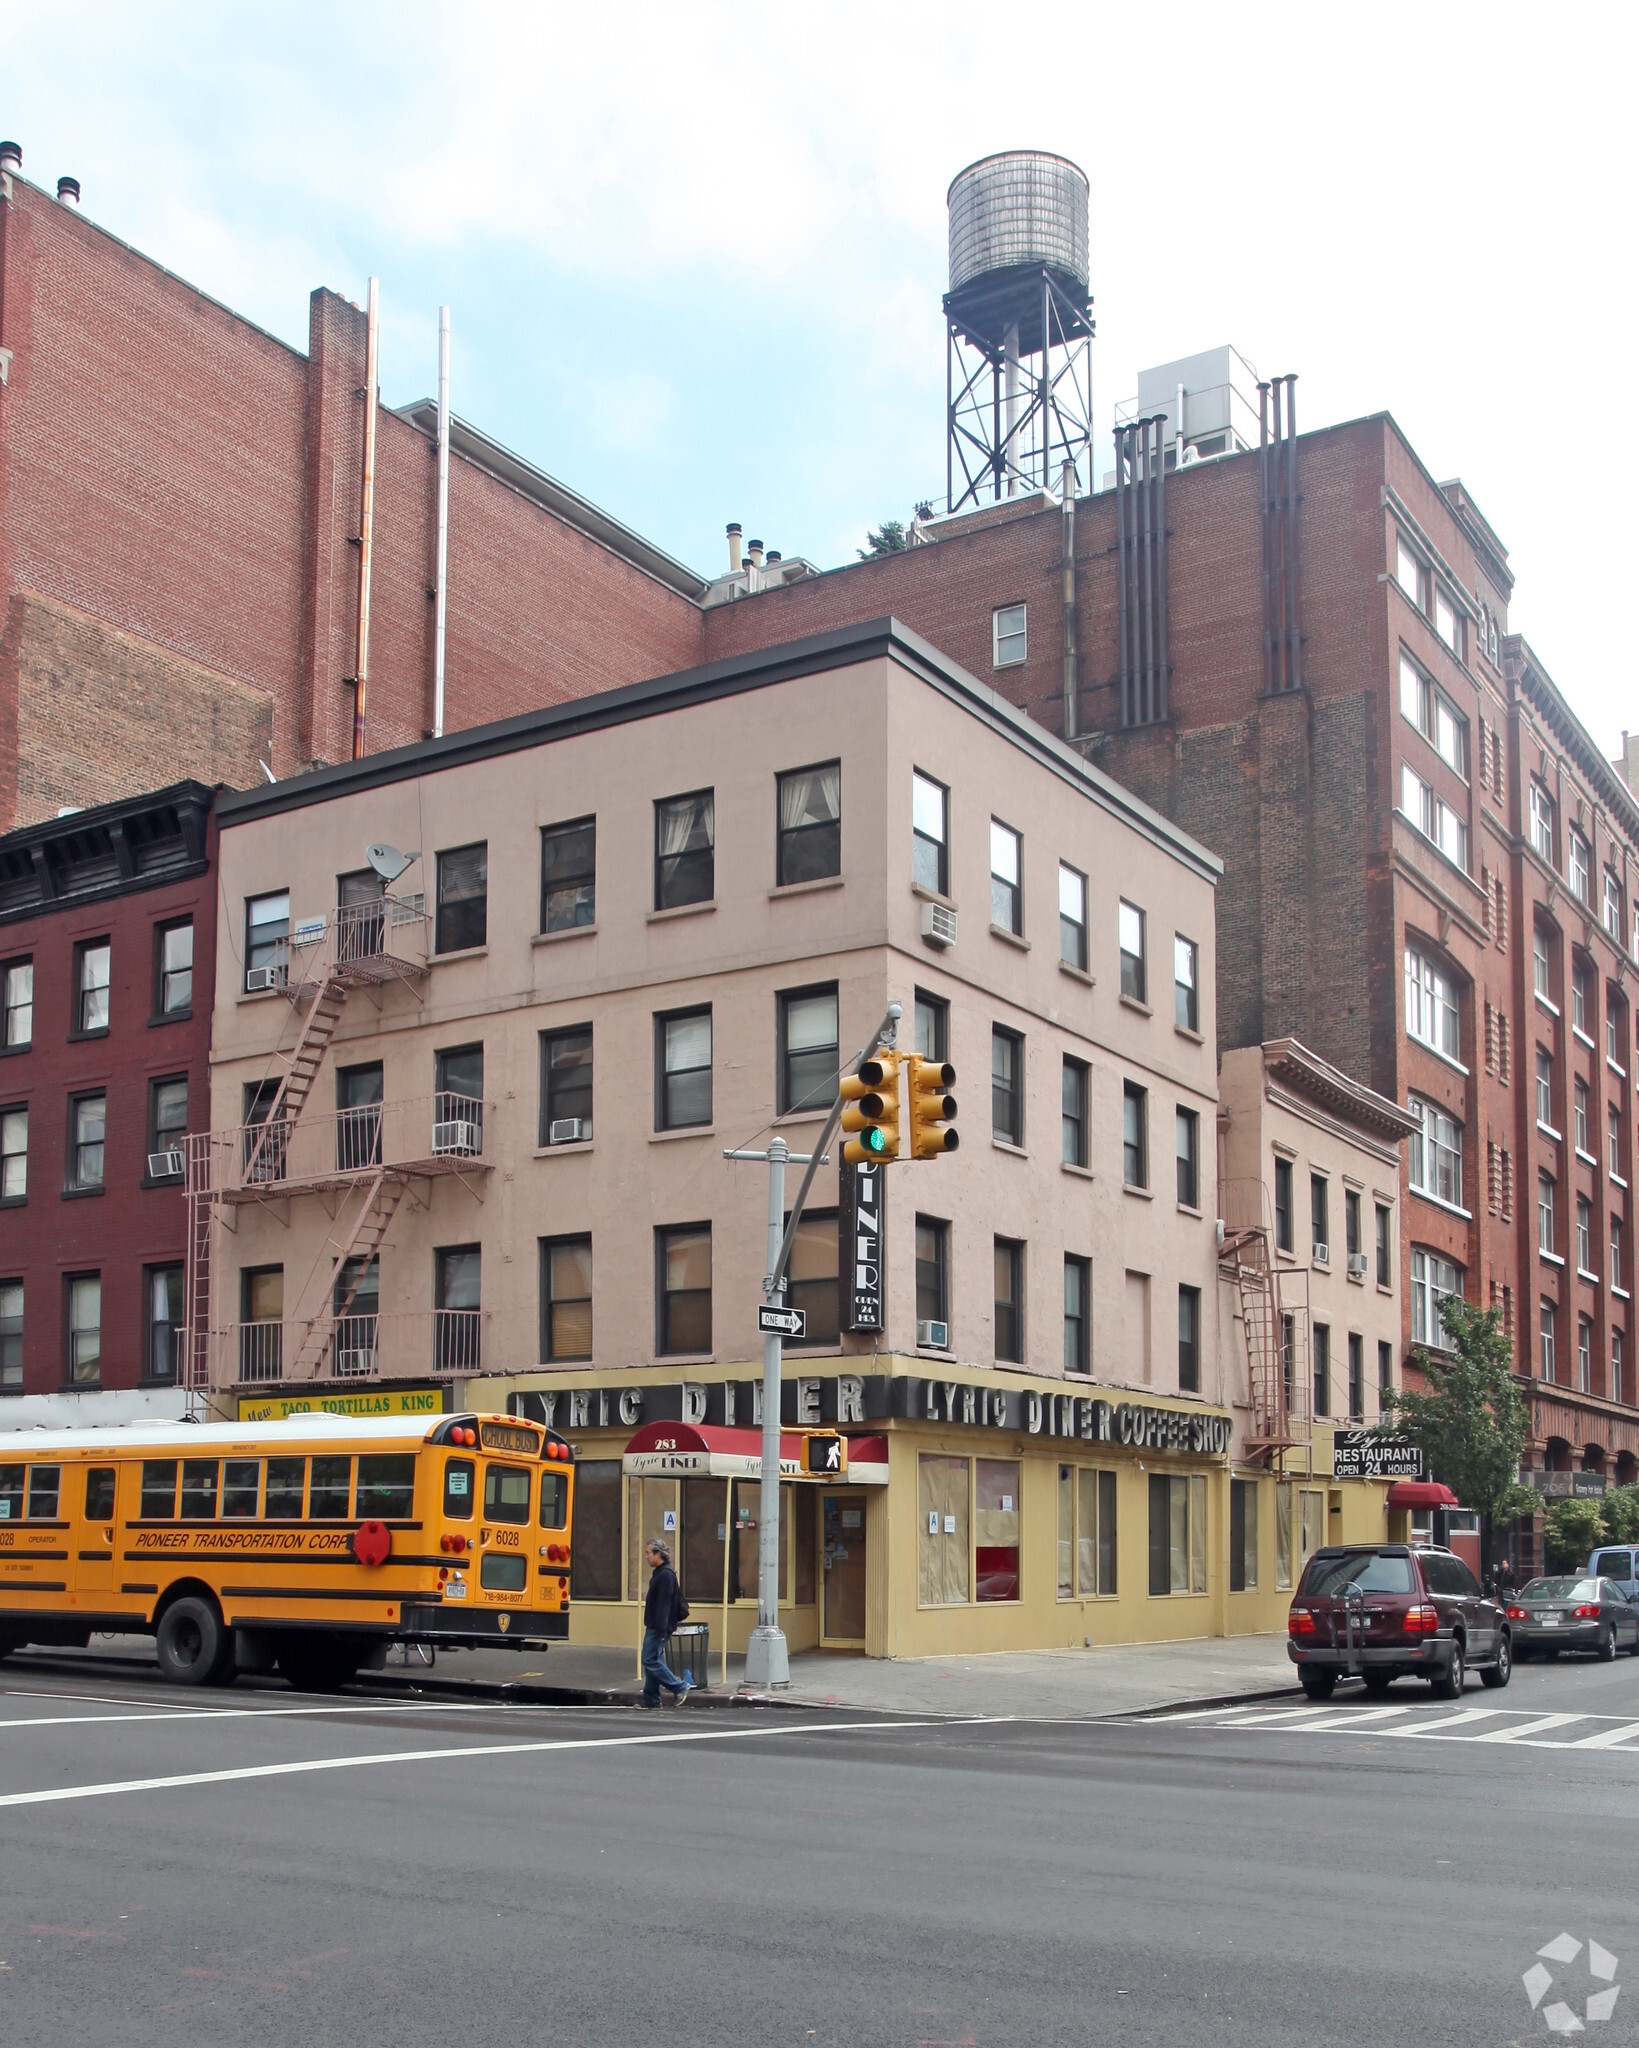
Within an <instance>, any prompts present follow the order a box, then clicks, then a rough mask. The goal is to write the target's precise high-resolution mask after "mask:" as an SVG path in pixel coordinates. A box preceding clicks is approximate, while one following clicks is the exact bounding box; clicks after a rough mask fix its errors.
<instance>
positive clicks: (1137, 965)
mask: <svg viewBox="0 0 1639 2048" xmlns="http://www.w3.org/2000/svg"><path fill="white" fill-rule="evenodd" d="M1116 927H1117V933H1118V936H1119V939H1120V944H1121V993H1122V994H1123V995H1124V996H1127V997H1129V998H1130V999H1131V1000H1132V1001H1133V1002H1135V1003H1141V1002H1143V1001H1144V999H1145V998H1144V988H1145V975H1144V913H1143V911H1141V910H1140V909H1139V908H1138V906H1137V905H1136V904H1133V903H1128V902H1125V901H1123V902H1122V903H1121V904H1120V905H1119V907H1118V909H1117V911H1116Z"/></svg>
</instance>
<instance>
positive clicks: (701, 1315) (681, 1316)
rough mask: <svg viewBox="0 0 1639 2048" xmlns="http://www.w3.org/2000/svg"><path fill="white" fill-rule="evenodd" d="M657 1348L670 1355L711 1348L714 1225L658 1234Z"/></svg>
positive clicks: (656, 1249) (682, 1227)
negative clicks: (712, 1227) (712, 1226)
mask: <svg viewBox="0 0 1639 2048" xmlns="http://www.w3.org/2000/svg"><path fill="white" fill-rule="evenodd" d="M654 1241H655V1265H656V1291H657V1294H658V1297H659V1303H658V1306H659V1313H658V1315H657V1317H656V1329H655V1349H656V1350H657V1351H659V1352H661V1353H662V1354H664V1355H675V1354H677V1353H680V1352H682V1353H688V1352H705V1351H709V1350H710V1349H711V1225H710V1224H709V1223H686V1224H683V1225H681V1226H679V1227H677V1228H675V1229H671V1230H657V1231H656V1232H655V1234H654Z"/></svg>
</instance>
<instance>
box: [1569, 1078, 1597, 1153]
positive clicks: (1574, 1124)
mask: <svg viewBox="0 0 1639 2048" xmlns="http://www.w3.org/2000/svg"><path fill="white" fill-rule="evenodd" d="M1571 1129H1572V1130H1573V1131H1574V1132H1575V1134H1576V1149H1577V1150H1578V1151H1579V1152H1580V1153H1581V1154H1582V1155H1583V1157H1584V1158H1588V1157H1591V1156H1592V1155H1591V1154H1590V1153H1589V1151H1588V1084H1587V1082H1586V1081H1584V1080H1583V1078H1582V1076H1581V1075H1580V1074H1578V1075H1577V1077H1576V1087H1575V1090H1574V1100H1573V1103H1572V1108H1571Z"/></svg>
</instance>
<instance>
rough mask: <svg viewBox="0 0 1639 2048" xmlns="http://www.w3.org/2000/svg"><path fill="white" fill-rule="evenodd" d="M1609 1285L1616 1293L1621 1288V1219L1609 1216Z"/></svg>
mask: <svg viewBox="0 0 1639 2048" xmlns="http://www.w3.org/2000/svg"><path fill="white" fill-rule="evenodd" d="M1611 1285H1612V1287H1614V1288H1615V1289H1616V1290H1617V1292H1618V1293H1620V1292H1621V1288H1622V1219H1621V1217H1620V1216H1613V1217H1612V1218H1611Z"/></svg>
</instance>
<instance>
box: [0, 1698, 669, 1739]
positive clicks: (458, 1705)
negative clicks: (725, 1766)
mask: <svg viewBox="0 0 1639 2048" xmlns="http://www.w3.org/2000/svg"><path fill="white" fill-rule="evenodd" d="M122 1704H123V1703H122ZM629 1711H630V1710H629V1709H628V1708H625V1707H564V1706H555V1705H552V1704H550V1703H547V1704H542V1705H539V1706H536V1705H532V1704H530V1703H529V1702H528V1701H517V1702H509V1701H505V1700H426V1701H420V1700H379V1701H377V1700H371V1701H368V1702H357V1701H349V1702H347V1703H345V1704H343V1705H339V1706H338V1705H331V1706H310V1707H183V1708H176V1709H169V1708H153V1709H150V1710H148V1711H146V1712H144V1713H138V1714H39V1715H35V1716H32V1717H31V1718H30V1719H28V1720H26V1721H12V1720H7V1719H5V1718H4V1717H3V1716H0V1735H4V1734H5V1733H6V1731H7V1730H8V1729H10V1728H107V1727H111V1726H112V1725H113V1724H114V1723H115V1722H117V1721H185V1722H187V1723H188V1724H189V1726H190V1727H192V1726H197V1724H198V1723H199V1722H201V1721H278V1720H288V1719H289V1718H291V1717H292V1716H295V1715H308V1714H612V1713H622V1714H623V1713H627V1712H629Z"/></svg>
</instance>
